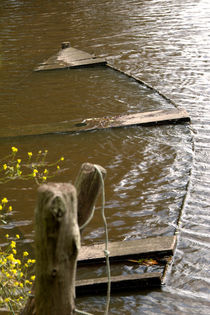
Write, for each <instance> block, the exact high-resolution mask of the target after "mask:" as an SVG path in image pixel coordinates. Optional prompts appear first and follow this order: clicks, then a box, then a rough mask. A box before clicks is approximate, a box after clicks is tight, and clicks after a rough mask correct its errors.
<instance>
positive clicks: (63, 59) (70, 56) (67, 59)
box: [34, 45, 106, 71]
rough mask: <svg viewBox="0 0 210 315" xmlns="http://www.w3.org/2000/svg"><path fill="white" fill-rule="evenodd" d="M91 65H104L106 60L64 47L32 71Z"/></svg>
mask: <svg viewBox="0 0 210 315" xmlns="http://www.w3.org/2000/svg"><path fill="white" fill-rule="evenodd" d="M93 65H106V60H105V59H103V58H97V57H95V56H94V55H91V54H88V53H86V52H84V51H81V50H79V49H76V48H73V47H69V46H68V45H67V47H64V48H63V49H61V50H60V51H59V52H58V53H57V54H56V55H55V56H52V57H50V58H48V59H47V60H46V61H44V62H42V63H41V64H40V65H39V66H38V67H36V68H35V69H34V71H44V70H56V69H66V68H75V67H84V66H93Z"/></svg>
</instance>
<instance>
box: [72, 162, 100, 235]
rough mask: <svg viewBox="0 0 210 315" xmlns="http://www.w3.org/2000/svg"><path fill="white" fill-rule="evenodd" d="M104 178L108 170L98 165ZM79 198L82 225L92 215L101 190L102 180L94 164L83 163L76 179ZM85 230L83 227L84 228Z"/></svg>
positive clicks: (79, 215)
mask: <svg viewBox="0 0 210 315" xmlns="http://www.w3.org/2000/svg"><path fill="white" fill-rule="evenodd" d="M98 167H99V169H100V170H101V173H102V176H103V178H105V176H106V170H105V169H104V168H103V167H102V166H100V165H98ZM74 185H75V187H76V189H77V198H78V224H79V226H80V227H81V226H82V225H83V224H84V223H85V222H87V220H89V218H90V217H91V214H92V210H93V207H94V205H95V202H96V199H97V197H98V195H99V193H100V190H101V180H100V176H99V174H98V171H97V170H96V168H95V166H94V164H91V163H83V164H82V166H81V168H80V171H79V173H78V176H77V178H76V181H75V184H74ZM82 230H83V229H82Z"/></svg>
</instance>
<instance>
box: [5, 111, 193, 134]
mask: <svg viewBox="0 0 210 315" xmlns="http://www.w3.org/2000/svg"><path fill="white" fill-rule="evenodd" d="M186 121H190V117H189V114H188V113H187V111H186V110H185V109H170V110H169V109H168V110H156V111H151V112H143V113H134V114H130V115H122V116H113V117H102V118H89V119H85V120H83V121H78V122H77V123H72V122H68V121H67V122H60V123H52V124H37V125H29V126H20V127H19V128H17V127H15V128H14V127H11V128H7V129H3V130H1V131H0V137H20V136H39V135H49V134H56V133H79V132H84V131H92V130H102V129H110V128H120V127H129V126H137V125H139V126H152V125H158V124H169V123H179V122H186Z"/></svg>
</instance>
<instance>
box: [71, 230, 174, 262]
mask: <svg viewBox="0 0 210 315" xmlns="http://www.w3.org/2000/svg"><path fill="white" fill-rule="evenodd" d="M175 246H176V236H158V237H149V238H145V239H140V240H132V241H124V242H110V243H109V252H110V261H123V260H126V259H134V258H135V259H136V258H140V257H148V256H152V255H153V256H166V255H168V256H170V255H173V253H174V249H175ZM103 261H105V256H104V244H96V245H91V246H82V247H81V249H80V251H79V255H78V259H77V263H78V265H81V264H87V263H100V262H103Z"/></svg>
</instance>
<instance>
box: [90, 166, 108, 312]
mask: <svg viewBox="0 0 210 315" xmlns="http://www.w3.org/2000/svg"><path fill="white" fill-rule="evenodd" d="M94 166H95V168H96V170H97V171H98V174H99V176H100V179H101V185H102V208H101V215H102V218H103V221H104V228H105V250H104V254H105V257H106V268H107V277H108V283H107V297H106V310H105V312H104V314H105V315H108V314H109V313H108V312H109V304H110V295H111V269H110V262H109V254H110V253H109V251H108V244H109V236H108V226H107V221H106V217H105V212H104V206H105V189H104V179H103V175H102V173H101V170H100V168H99V167H98V165H94Z"/></svg>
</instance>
